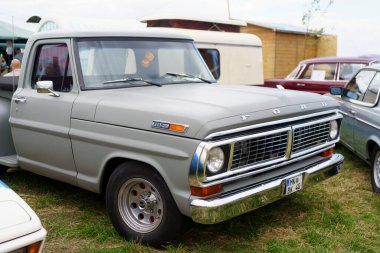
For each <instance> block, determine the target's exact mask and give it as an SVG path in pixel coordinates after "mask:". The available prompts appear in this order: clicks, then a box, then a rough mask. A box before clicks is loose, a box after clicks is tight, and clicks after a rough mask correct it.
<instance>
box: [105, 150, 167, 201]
mask: <svg viewBox="0 0 380 253" xmlns="http://www.w3.org/2000/svg"><path fill="white" fill-rule="evenodd" d="M127 162H137V163H139V164H141V165H143V166H144V167H146V168H147V169H150V170H153V171H155V172H157V173H158V174H159V175H160V177H161V178H162V180H163V181H164V182H165V184H166V185H167V182H166V180H165V178H164V177H163V176H162V174H161V173H160V171H159V170H158V169H157V168H155V167H154V166H153V165H151V164H150V163H148V162H146V161H140V160H135V159H130V158H125V157H113V158H110V159H109V160H108V161H107V162H106V164H105V166H104V168H103V172H102V176H101V181H100V182H101V185H100V192H101V194H104V193H105V191H106V188H107V183H108V181H109V179H110V177H111V175H112V173H113V172H114V171H115V170H116V168H117V167H118V166H119V165H121V164H123V163H127Z"/></svg>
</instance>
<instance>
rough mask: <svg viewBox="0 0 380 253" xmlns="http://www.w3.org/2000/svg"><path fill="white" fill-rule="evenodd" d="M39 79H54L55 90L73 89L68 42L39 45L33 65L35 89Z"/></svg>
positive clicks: (65, 90)
mask: <svg viewBox="0 0 380 253" xmlns="http://www.w3.org/2000/svg"><path fill="white" fill-rule="evenodd" d="M38 81H52V82H53V90H54V91H60V92H70V91H71V89H72V87H73V76H72V72H71V67H70V61H69V52H68V49H67V45H66V44H48V45H42V46H39V48H38V50H37V56H36V59H35V62H34V66H33V75H32V88H33V89H36V83H37V82H38Z"/></svg>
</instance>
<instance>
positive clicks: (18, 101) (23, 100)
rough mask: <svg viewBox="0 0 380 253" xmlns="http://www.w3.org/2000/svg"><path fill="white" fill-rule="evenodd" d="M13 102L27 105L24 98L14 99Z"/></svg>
mask: <svg viewBox="0 0 380 253" xmlns="http://www.w3.org/2000/svg"><path fill="white" fill-rule="evenodd" d="M12 100H13V101H15V103H17V104H18V103H25V102H26V98H24V97H19V98H18V97H15V98H13V99H12Z"/></svg>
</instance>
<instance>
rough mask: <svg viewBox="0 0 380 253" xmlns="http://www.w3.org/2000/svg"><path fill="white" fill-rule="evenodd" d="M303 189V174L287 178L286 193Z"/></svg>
mask: <svg viewBox="0 0 380 253" xmlns="http://www.w3.org/2000/svg"><path fill="white" fill-rule="evenodd" d="M301 189H302V174H301V175H298V176H295V177H291V178H288V179H286V180H285V195H289V194H292V193H293V192H296V191H299V190H301Z"/></svg>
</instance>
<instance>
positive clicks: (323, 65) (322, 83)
mask: <svg viewBox="0 0 380 253" xmlns="http://www.w3.org/2000/svg"><path fill="white" fill-rule="evenodd" d="M375 64H379V58H378V57H320V58H312V59H308V60H304V61H301V62H300V63H299V64H298V66H297V67H296V68H295V69H294V70H293V71H292V72H291V73H290V74H289V75H288V76H287V77H286V78H284V79H267V80H265V81H264V86H265V87H272V88H276V87H277V88H278V86H282V87H284V88H285V89H289V90H302V91H309V92H315V93H319V94H327V93H329V92H330V88H331V87H336V86H340V87H343V86H344V85H346V83H347V82H348V80H350V79H351V77H352V76H353V75H355V74H356V72H358V70H360V69H361V68H363V67H365V66H368V65H375Z"/></svg>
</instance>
